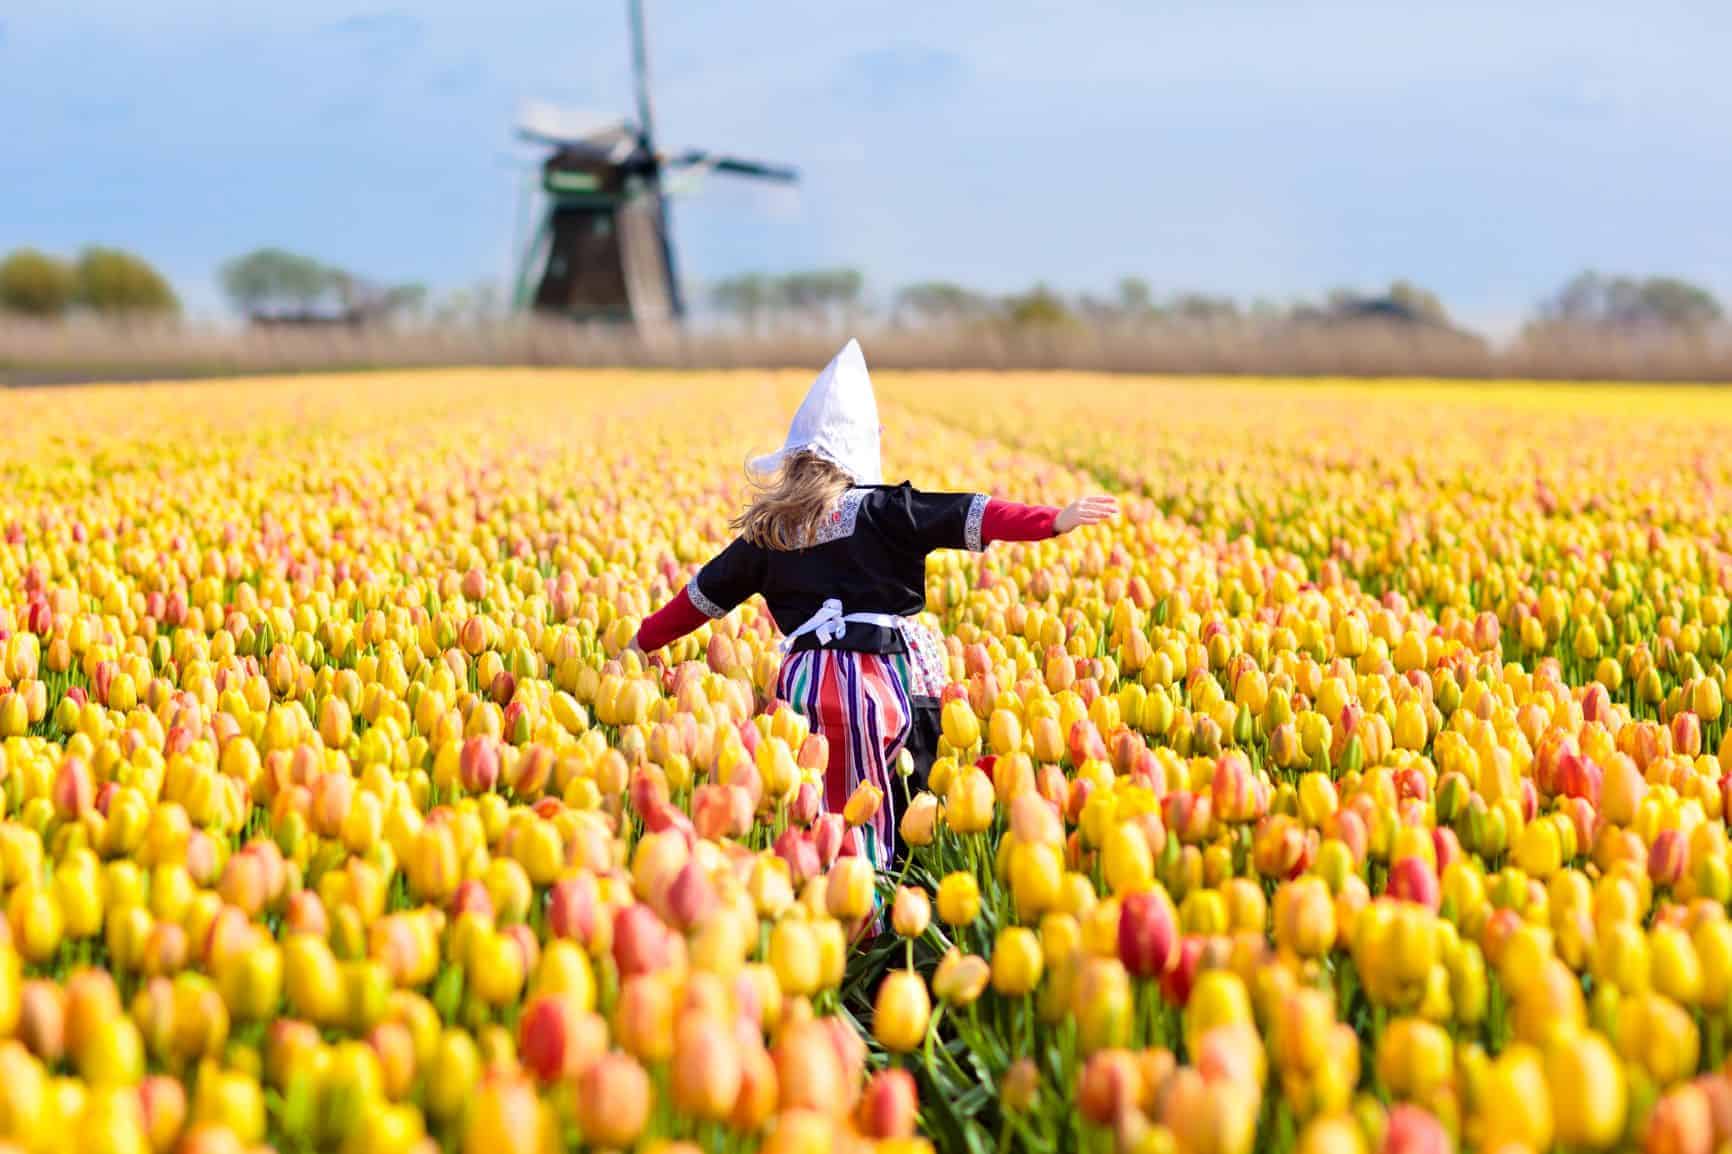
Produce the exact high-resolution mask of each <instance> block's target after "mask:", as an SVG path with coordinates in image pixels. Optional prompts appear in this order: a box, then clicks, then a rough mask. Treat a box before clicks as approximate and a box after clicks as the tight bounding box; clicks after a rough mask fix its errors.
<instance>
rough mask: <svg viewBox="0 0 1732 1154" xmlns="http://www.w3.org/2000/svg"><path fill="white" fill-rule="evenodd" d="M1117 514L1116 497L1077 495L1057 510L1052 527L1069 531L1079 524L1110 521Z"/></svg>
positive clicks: (1117, 503)
mask: <svg viewBox="0 0 1732 1154" xmlns="http://www.w3.org/2000/svg"><path fill="white" fill-rule="evenodd" d="M1118 515H1119V502H1118V498H1116V497H1107V496H1099V495H1097V496H1093V497H1079V498H1077V499H1076V500H1075V501H1072V502H1071V503H1070V504H1068V505H1066V506H1065V507H1064V508H1062V509H1060V510H1059V511H1058V516H1057V517H1056V518H1054V519H1053V523H1052V527H1053V530H1054V532H1058V533H1069V532H1070V531H1071V530H1072V529H1075V528H1077V527H1079V526H1081V525H1099V524H1100V523H1101V522H1102V521H1111V520H1112V519H1113V518H1114V517H1117V516H1118Z"/></svg>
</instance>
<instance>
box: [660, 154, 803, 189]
mask: <svg viewBox="0 0 1732 1154" xmlns="http://www.w3.org/2000/svg"><path fill="white" fill-rule="evenodd" d="M667 163H668V167H670V168H695V169H699V170H701V171H703V172H705V173H710V172H725V173H727V174H729V175H730V176H747V177H752V178H754V179H756V180H770V181H775V182H776V183H778V184H793V183H794V182H795V181H797V180H799V179H800V172H799V170H798V169H795V168H790V167H788V166H787V165H782V164H769V163H766V162H764V161H761V160H747V159H745V158H744V157H739V156H727V155H724V154H718V153H714V152H703V151H693V152H686V153H681V154H680V155H679V156H676V157H674V158H673V159H671V160H669V161H668V162H667Z"/></svg>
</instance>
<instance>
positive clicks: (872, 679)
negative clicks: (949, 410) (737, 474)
mask: <svg viewBox="0 0 1732 1154" xmlns="http://www.w3.org/2000/svg"><path fill="white" fill-rule="evenodd" d="M878 436H879V425H878V405H877V401H876V399H875V398H874V397H873V395H872V382H871V380H870V378H869V377H868V376H867V373H866V361H865V358H864V356H863V355H862V354H861V352H860V346H859V344H858V343H856V342H854V341H849V342H848V345H847V347H845V348H844V349H843V350H842V351H841V352H840V353H839V354H837V356H836V359H835V360H833V361H831V362H830V364H829V366H828V367H826V368H825V370H824V371H823V372H822V373H821V374H819V376H818V379H817V380H816V381H815V382H814V383H813V385H812V388H811V391H810V392H809V393H808V394H807V395H806V399H805V401H804V402H803V403H802V404H801V405H800V409H799V412H798V413H796V414H795V416H794V423H793V426H792V428H790V430H789V432H788V440H787V443H786V444H785V445H784V446H783V447H782V449H781V450H780V451H779V452H776V453H773V454H771V455H769V456H767V457H760V458H758V459H757V460H755V461H753V462H752V469H753V472H754V473H755V474H757V475H758V476H757V477H756V478H754V480H755V481H756V482H757V487H758V493H757V496H756V497H755V499H754V500H753V501H752V503H751V505H750V507H749V508H747V509H746V511H745V512H744V513H742V514H740V516H739V517H737V518H736V519H735V520H734V521H733V523H732V525H731V528H733V530H734V531H735V532H736V533H737V534H738V537H737V538H736V539H735V540H734V542H733V543H732V544H730V545H729V546H728V547H727V548H726V549H724V550H722V552H721V553H720V554H718V555H717V556H716V557H715V558H713V559H712V560H711V561H710V562H709V563H708V564H706V565H705V566H704V567H703V568H702V569H701V570H700V571H699V572H698V575H697V576H696V577H694V578H693V579H692V580H691V581H690V582H689V583H688V584H687V585H686V586H685V588H683V589H682V590H681V591H680V592H679V593H678V594H677V595H675V596H674V598H673V599H672V600H671V601H669V602H668V604H667V605H665V606H663V607H662V608H661V609H660V610H658V611H657V612H656V613H654V614H652V615H651V616H650V617H648V618H647V619H645V621H644V622H643V625H642V626H641V627H640V628H639V630H638V634H637V637H636V639H635V641H634V644H635V645H636V646H637V647H638V648H639V649H641V650H644V651H652V650H656V649H659V648H661V647H662V646H664V645H667V644H668V643H669V642H671V641H674V640H676V639H678V638H680V637H683V636H684V635H685V634H687V633H690V632H691V631H692V630H694V629H696V628H698V627H699V626H700V625H702V624H703V623H704V622H705V621H706V620H710V619H714V618H719V617H723V616H726V615H727V614H728V612H730V611H731V610H732V609H733V608H734V606H736V605H738V604H740V602H742V601H744V600H745V599H746V598H748V597H750V596H751V595H752V594H754V593H757V594H760V595H762V596H763V598H764V601H765V603H766V604H767V605H768V606H769V610H770V615H771V616H772V617H773V618H774V619H775V621H776V625H777V626H778V627H779V628H780V629H781V630H782V632H783V634H784V635H785V640H784V641H783V642H782V649H783V652H784V653H785V654H786V655H787V656H786V657H785V658H784V660H783V662H782V669H781V674H780V676H779V677H778V678H777V683H776V696H777V698H779V699H780V700H782V701H785V702H787V703H788V704H789V705H790V706H792V707H793V708H794V709H797V710H799V711H800V712H801V713H802V714H804V715H805V716H806V718H807V720H808V721H809V722H810V724H811V727H812V729H813V731H814V732H817V733H821V734H823V735H824V737H825V739H826V740H827V742H828V744H829V747H830V762H829V766H828V771H827V773H826V774H825V780H824V791H823V792H824V803H825V805H826V807H827V808H828V809H830V810H831V811H833V812H834V811H840V810H841V809H842V807H843V805H844V804H845V803H846V802H847V800H848V798H849V796H850V795H851V794H852V793H853V792H854V790H855V789H856V788H857V787H858V786H859V785H860V784H861V783H862V782H870V783H871V784H873V785H875V786H877V787H878V789H879V790H881V791H882V793H883V804H881V805H880V806H879V808H878V812H877V814H876V815H875V816H874V817H873V819H872V821H870V822H869V823H868V824H866V825H865V826H862V827H861V828H860V829H859V830H858V831H856V832H855V834H854V836H853V837H852V838H850V842H851V844H849V845H845V846H844V851H843V852H853V853H859V854H862V855H864V856H865V857H866V858H867V859H868V860H869V861H870V862H871V863H872V865H873V867H874V868H876V869H884V868H886V867H887V866H888V865H889V864H890V862H891V860H894V859H899V858H900V857H901V853H902V847H901V845H900V835H899V834H898V832H897V826H898V822H899V817H898V815H897V813H896V805H895V801H894V799H895V796H896V794H895V791H893V790H892V789H891V766H892V764H893V762H894V759H895V758H896V756H897V754H898V752H900V751H901V750H902V749H903V748H905V747H906V748H907V749H908V750H909V752H910V754H911V755H912V756H913V758H914V760H915V763H916V772H917V773H918V774H920V775H922V776H924V773H925V771H926V770H927V769H928V768H930V766H931V763H932V760H933V757H934V755H935V754H936V752H937V745H938V733H939V694H940V693H941V692H942V691H943V689H944V686H945V684H946V682H947V681H948V680H949V677H948V674H947V672H946V661H945V655H944V649H943V646H942V645H941V644H940V642H939V640H938V639H937V638H936V637H935V636H933V634H932V633H931V632H930V631H928V630H927V629H925V628H924V627H922V626H920V625H919V624H917V623H916V622H915V621H913V620H912V618H913V617H914V615H915V614H917V613H920V612H921V611H922V610H923V609H924V608H925V591H926V555H927V554H928V553H931V552H933V551H934V550H937V549H973V550H976V551H979V550H982V549H984V548H986V546H987V545H988V544H990V543H991V542H993V541H1034V540H1040V539H1043V538H1047V537H1052V536H1056V535H1057V534H1060V533H1068V532H1070V531H1071V530H1072V529H1075V528H1077V527H1078V526H1081V525H1095V524H1099V523H1100V522H1102V521H1105V520H1107V519H1109V518H1111V517H1113V516H1114V515H1116V514H1117V512H1118V506H1117V503H1116V502H1115V501H1114V500H1113V498H1111V497H1085V498H1082V499H1081V500H1078V501H1074V502H1072V503H1071V504H1069V505H1067V506H1065V507H1064V508H1063V509H1053V508H1044V507H1034V506H1029V505H1019V504H1016V503H1014V502H1010V501H1000V500H997V499H994V498H989V497H987V496H986V495H985V494H982V493H926V492H922V491H920V490H918V489H915V488H913V487H912V486H911V485H909V484H908V483H907V482H906V481H905V482H903V483H902V484H900V485H885V484H884V483H883V475H882V470H881V468H880V465H879V448H878ZM766 477H767V478H768V479H767V480H766V479H765V478H766Z"/></svg>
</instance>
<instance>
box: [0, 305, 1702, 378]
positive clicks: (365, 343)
mask: <svg viewBox="0 0 1732 1154" xmlns="http://www.w3.org/2000/svg"><path fill="white" fill-rule="evenodd" d="M859 335H860V336H861V337H862V339H863V341H864V342H865V343H866V346H867V348H868V349H869V350H870V354H871V359H872V362H873V364H875V365H878V366H882V367H885V368H910V369H913V368H925V369H977V370H978V369H987V370H991V369H1007V370H1008V369H1057V368H1064V369H1078V370H1093V371H1105V372H1127V373H1128V372H1135V373H1198V374H1212V375H1222V374H1269V375H1274V374H1279V375H1297V376H1349V377H1392V376H1399V377H1434V378H1462V379H1475V378H1499V379H1504V378H1520V379H1536V380H1654V381H1703V382H1714V381H1729V380H1732V339H1728V334H1727V333H1726V332H1724V331H1721V332H1718V333H1702V334H1693V335H1671V336H1653V335H1650V336H1646V337H1634V336H1627V335H1608V334H1603V333H1589V332H1565V331H1553V332H1550V333H1546V334H1539V335H1531V334H1530V335H1528V336H1524V337H1523V338H1520V339H1517V340H1516V341H1513V342H1510V343H1509V344H1507V345H1504V346H1501V347H1499V346H1493V345H1490V344H1487V343H1485V342H1482V341H1479V340H1477V339H1476V338H1471V337H1464V336H1463V335H1462V334H1459V333H1452V332H1449V331H1446V330H1436V329H1424V328H1412V327H1401V326H1393V325H1389V324H1383V323H1360V324H1352V325H1333V326H1320V325H1313V326H1306V325H1292V324H1289V325H1277V324H1267V323H1260V322H1254V321H1230V322H1225V323H1220V322H1217V323H1210V324H1192V325H1185V324H1171V323H1157V324H1149V325H1136V326H1133V325H1124V324H1119V325H1112V324H1083V323H1076V324H1070V325H1063V326H1056V327H1049V328H1040V329H1032V330H1014V329H1008V328H1004V327H1000V326H984V325H975V326H967V327H964V326H957V327H954V328H937V329H929V328H897V327H885V326H877V327H872V326H863V328H862V330H861V331H860V333H859ZM838 339H839V336H838V334H837V333H836V332H834V331H812V330H798V331H796V330H783V331H771V332H766V333H760V334H742V333H738V332H717V331H690V332H685V333H664V334H659V335H657V334H648V335H643V334H634V333H631V332H629V331H623V330H619V329H608V328H597V327H584V326H579V325H571V324H562V323H558V322H550V321H545V320H527V319H515V320H511V321H505V322H500V323H497V324H491V325H486V326H471V325H460V326H442V327H433V326H427V327H408V326H402V327H389V328H359V329H349V328H324V329H293V328H273V329H224V328H218V327H200V326H195V325H184V324H183V325H173V326H168V325H160V326H159V325H131V326H123V325H113V324H103V323H98V322H94V321H90V320H77V321H69V322H64V323H58V324H33V323H27V322H19V321H14V320H6V321H0V383H4V384H14V385H17V384H52V383H63V382H65V383H69V382H77V381H89V380H115V379H130V380H141V379H163V378H170V377H196V376H216V375H225V376H226V375H234V374H243V373H266V372H271V373H277V372H312V371H321V370H334V369H358V368H387V367H399V366H410V367H413V366H431V365H570V366H610V365H621V366H636V365H642V366H665V367H690V368H729V367H747V366H750V367H763V368H777V367H809V366H811V365H813V364H818V363H822V362H823V361H824V360H826V359H827V358H828V357H829V355H830V354H831V353H832V352H833V351H834V348H835V345H836V343H837V341H838Z"/></svg>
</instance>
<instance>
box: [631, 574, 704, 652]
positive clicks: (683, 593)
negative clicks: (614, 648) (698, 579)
mask: <svg viewBox="0 0 1732 1154" xmlns="http://www.w3.org/2000/svg"><path fill="white" fill-rule="evenodd" d="M708 620H709V617H708V616H707V615H706V614H705V613H704V611H703V610H701V609H699V608H698V607H697V606H696V605H694V604H692V595H691V586H690V585H686V586H683V587H681V589H680V591H679V592H678V593H676V594H674V597H673V599H672V600H671V601H669V602H668V603H667V604H666V605H663V606H662V607H661V608H660V609H657V610H656V611H655V612H654V613H651V614H650V615H649V616H648V617H646V618H644V622H643V624H642V625H640V626H638V630H637V644H638V648H639V649H642V650H643V651H644V652H645V653H648V652H650V651H651V650H655V649H660V648H661V647H662V646H664V645H667V644H668V643H670V642H673V641H678V640H679V639H680V638H682V637H684V636H685V635H686V634H688V633H690V632H691V631H692V630H694V629H696V628H697V627H698V626H700V625H702V624H703V623H704V622H706V621H708Z"/></svg>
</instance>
